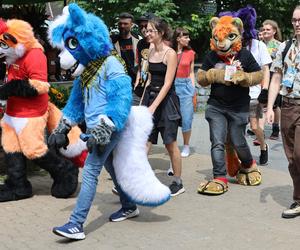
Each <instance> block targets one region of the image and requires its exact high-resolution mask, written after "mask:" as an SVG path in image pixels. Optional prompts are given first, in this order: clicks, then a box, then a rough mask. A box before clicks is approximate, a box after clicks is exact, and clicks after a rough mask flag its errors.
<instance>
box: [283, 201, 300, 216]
mask: <svg viewBox="0 0 300 250" xmlns="http://www.w3.org/2000/svg"><path fill="white" fill-rule="evenodd" d="M297 216H300V204H299V203H298V202H294V203H293V204H292V205H291V206H290V208H289V209H286V210H284V211H283V213H282V214H281V217H282V218H285V219H289V218H295V217H297Z"/></svg>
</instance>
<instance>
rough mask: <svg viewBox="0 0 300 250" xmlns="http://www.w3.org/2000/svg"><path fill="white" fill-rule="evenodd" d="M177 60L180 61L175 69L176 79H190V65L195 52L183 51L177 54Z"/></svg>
mask: <svg viewBox="0 0 300 250" xmlns="http://www.w3.org/2000/svg"><path fill="white" fill-rule="evenodd" d="M180 57H181V59H180ZM177 60H178V61H179V60H180V62H179V65H178V68H177V74H176V77H178V78H188V77H190V72H191V63H192V62H193V61H194V60H195V51H193V50H192V49H190V50H184V51H183V52H182V53H181V54H177Z"/></svg>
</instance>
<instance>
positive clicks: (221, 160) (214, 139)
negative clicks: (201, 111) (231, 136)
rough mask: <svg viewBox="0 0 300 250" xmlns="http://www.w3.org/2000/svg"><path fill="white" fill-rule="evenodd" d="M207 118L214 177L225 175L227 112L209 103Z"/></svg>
mask: <svg viewBox="0 0 300 250" xmlns="http://www.w3.org/2000/svg"><path fill="white" fill-rule="evenodd" d="M205 118H206V120H207V121H208V123H209V133H210V142H211V158H212V164H213V175H214V178H216V177H225V176H226V166H225V141H226V137H227V126H228V121H227V118H226V116H225V112H224V111H223V110H221V109H220V108H217V107H215V106H212V105H208V107H207V109H206V112H205Z"/></svg>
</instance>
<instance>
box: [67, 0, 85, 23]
mask: <svg viewBox="0 0 300 250" xmlns="http://www.w3.org/2000/svg"><path fill="white" fill-rule="evenodd" d="M69 13H70V18H71V20H72V24H73V26H74V27H76V26H81V25H83V26H85V24H86V13H85V11H84V10H83V9H81V8H80V7H79V6H78V5H77V4H75V3H71V4H69Z"/></svg>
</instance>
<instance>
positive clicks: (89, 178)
mask: <svg viewBox="0 0 300 250" xmlns="http://www.w3.org/2000/svg"><path fill="white" fill-rule="evenodd" d="M119 137H120V134H119V133H117V132H115V133H113V134H112V137H111V140H110V143H109V144H108V145H106V146H105V148H104V149H103V151H102V152H100V150H99V148H98V147H95V148H94V149H93V152H92V153H91V154H89V155H88V157H87V159H86V162H85V165H84V168H83V172H82V184H81V189H80V192H79V195H78V198H77V201H76V206H75V208H74V210H73V212H72V214H71V216H70V222H72V223H73V224H75V225H78V226H81V225H82V224H83V223H84V222H85V220H86V217H87V215H88V212H89V210H90V207H91V205H92V202H93V200H94V197H95V193H96V188H97V184H98V176H99V174H100V172H101V169H102V166H103V165H104V163H105V161H106V159H107V158H108V156H109V155H110V154H111V152H112V151H113V149H114V148H115V146H116V145H117V143H118V141H119Z"/></svg>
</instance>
